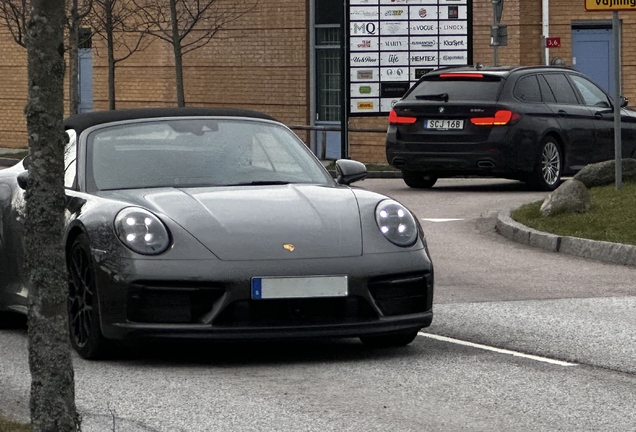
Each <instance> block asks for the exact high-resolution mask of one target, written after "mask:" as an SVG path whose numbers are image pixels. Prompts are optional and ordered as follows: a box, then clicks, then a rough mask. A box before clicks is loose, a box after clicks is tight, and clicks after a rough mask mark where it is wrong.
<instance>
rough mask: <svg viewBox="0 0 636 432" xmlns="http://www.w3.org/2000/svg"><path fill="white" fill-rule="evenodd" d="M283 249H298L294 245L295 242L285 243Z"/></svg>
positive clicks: (291, 250)
mask: <svg viewBox="0 0 636 432" xmlns="http://www.w3.org/2000/svg"><path fill="white" fill-rule="evenodd" d="M283 249H285V250H288V251H290V252H293V251H294V249H296V248H295V247H294V245H293V244H291V243H285V244H284V245H283Z"/></svg>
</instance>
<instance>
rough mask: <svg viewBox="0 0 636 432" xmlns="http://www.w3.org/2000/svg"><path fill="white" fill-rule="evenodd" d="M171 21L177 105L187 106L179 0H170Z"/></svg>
mask: <svg viewBox="0 0 636 432" xmlns="http://www.w3.org/2000/svg"><path fill="white" fill-rule="evenodd" d="M170 21H171V23H172V48H173V49H174V69H175V73H176V78H177V105H178V106H180V107H184V106H185V94H184V91H183V55H182V54H181V39H180V38H179V23H178V22H177V0H170Z"/></svg>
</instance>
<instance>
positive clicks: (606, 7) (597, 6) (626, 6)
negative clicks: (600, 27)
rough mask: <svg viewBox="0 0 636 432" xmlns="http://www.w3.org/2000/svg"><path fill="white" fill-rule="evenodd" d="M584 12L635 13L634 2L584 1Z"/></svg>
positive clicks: (635, 1)
mask: <svg viewBox="0 0 636 432" xmlns="http://www.w3.org/2000/svg"><path fill="white" fill-rule="evenodd" d="M585 10H586V11H592V12H594V11H599V12H607V11H625V10H632V11H636V0H585Z"/></svg>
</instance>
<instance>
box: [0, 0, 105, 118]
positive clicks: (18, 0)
mask: <svg viewBox="0 0 636 432" xmlns="http://www.w3.org/2000/svg"><path fill="white" fill-rule="evenodd" d="M32 3H34V2H33V0H0V25H4V26H5V27H6V28H7V29H9V32H10V33H11V36H13V40H14V41H15V42H16V43H17V44H18V45H20V46H21V47H24V48H26V41H25V38H26V34H27V31H28V29H27V24H28V19H29V16H30V14H31V7H32ZM91 5H92V0H82V3H81V6H80V3H79V0H66V7H67V10H68V12H67V17H66V25H67V27H68V33H69V45H68V47H69V48H68V51H69V64H70V68H69V69H70V70H69V75H70V78H69V79H70V89H69V97H70V107H69V110H70V112H71V114H77V112H78V109H79V55H78V47H79V29H80V27H81V23H82V20H83V19H84V18H85V17H86V15H87V14H88V13H90V10H91V7H92V6H91Z"/></svg>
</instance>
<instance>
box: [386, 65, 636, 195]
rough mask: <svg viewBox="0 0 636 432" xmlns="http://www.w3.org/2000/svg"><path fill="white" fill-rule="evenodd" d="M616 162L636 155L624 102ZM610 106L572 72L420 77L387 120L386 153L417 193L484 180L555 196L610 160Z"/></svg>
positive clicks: (450, 71)
mask: <svg viewBox="0 0 636 432" xmlns="http://www.w3.org/2000/svg"><path fill="white" fill-rule="evenodd" d="M620 103H621V106H622V109H621V112H622V146H623V147H622V156H623V157H635V156H636V111H633V110H631V109H630V108H626V106H627V100H626V99H624V98H621V101H620ZM613 106H614V101H613V100H612V98H611V97H610V96H609V95H608V94H607V93H605V91H603V90H602V89H601V88H600V87H599V86H598V85H596V84H595V83H594V82H592V81H591V80H590V79H589V78H587V77H586V76H585V75H583V74H581V73H579V72H577V71H574V70H572V69H569V68H563V67H551V66H535V67H480V66H476V67H459V68H445V69H439V70H436V71H433V72H430V73H428V74H426V75H424V76H423V77H422V78H421V79H420V80H419V81H418V82H417V83H416V84H415V85H413V87H411V89H410V90H409V91H408V92H407V93H406V94H405V95H404V97H403V98H402V99H401V100H400V101H399V102H398V103H396V104H395V106H394V107H393V110H392V111H391V113H390V115H389V128H388V132H387V138H386V156H387V160H388V162H389V164H391V165H392V166H394V167H395V168H398V169H400V170H401V171H402V175H403V178H404V182H405V183H406V184H407V185H408V186H410V187H413V188H430V187H432V186H433V185H434V184H435V182H436V181H437V179H438V178H443V177H454V176H487V177H501V178H509V179H515V180H520V181H523V182H526V183H528V184H529V185H530V186H531V187H532V188H534V189H538V190H554V189H556V188H557V187H558V185H559V182H560V179H561V176H562V175H569V174H573V173H575V172H577V171H578V170H580V169H581V168H583V167H584V166H585V165H587V164H590V163H595V162H601V161H605V160H610V159H614V113H613Z"/></svg>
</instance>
